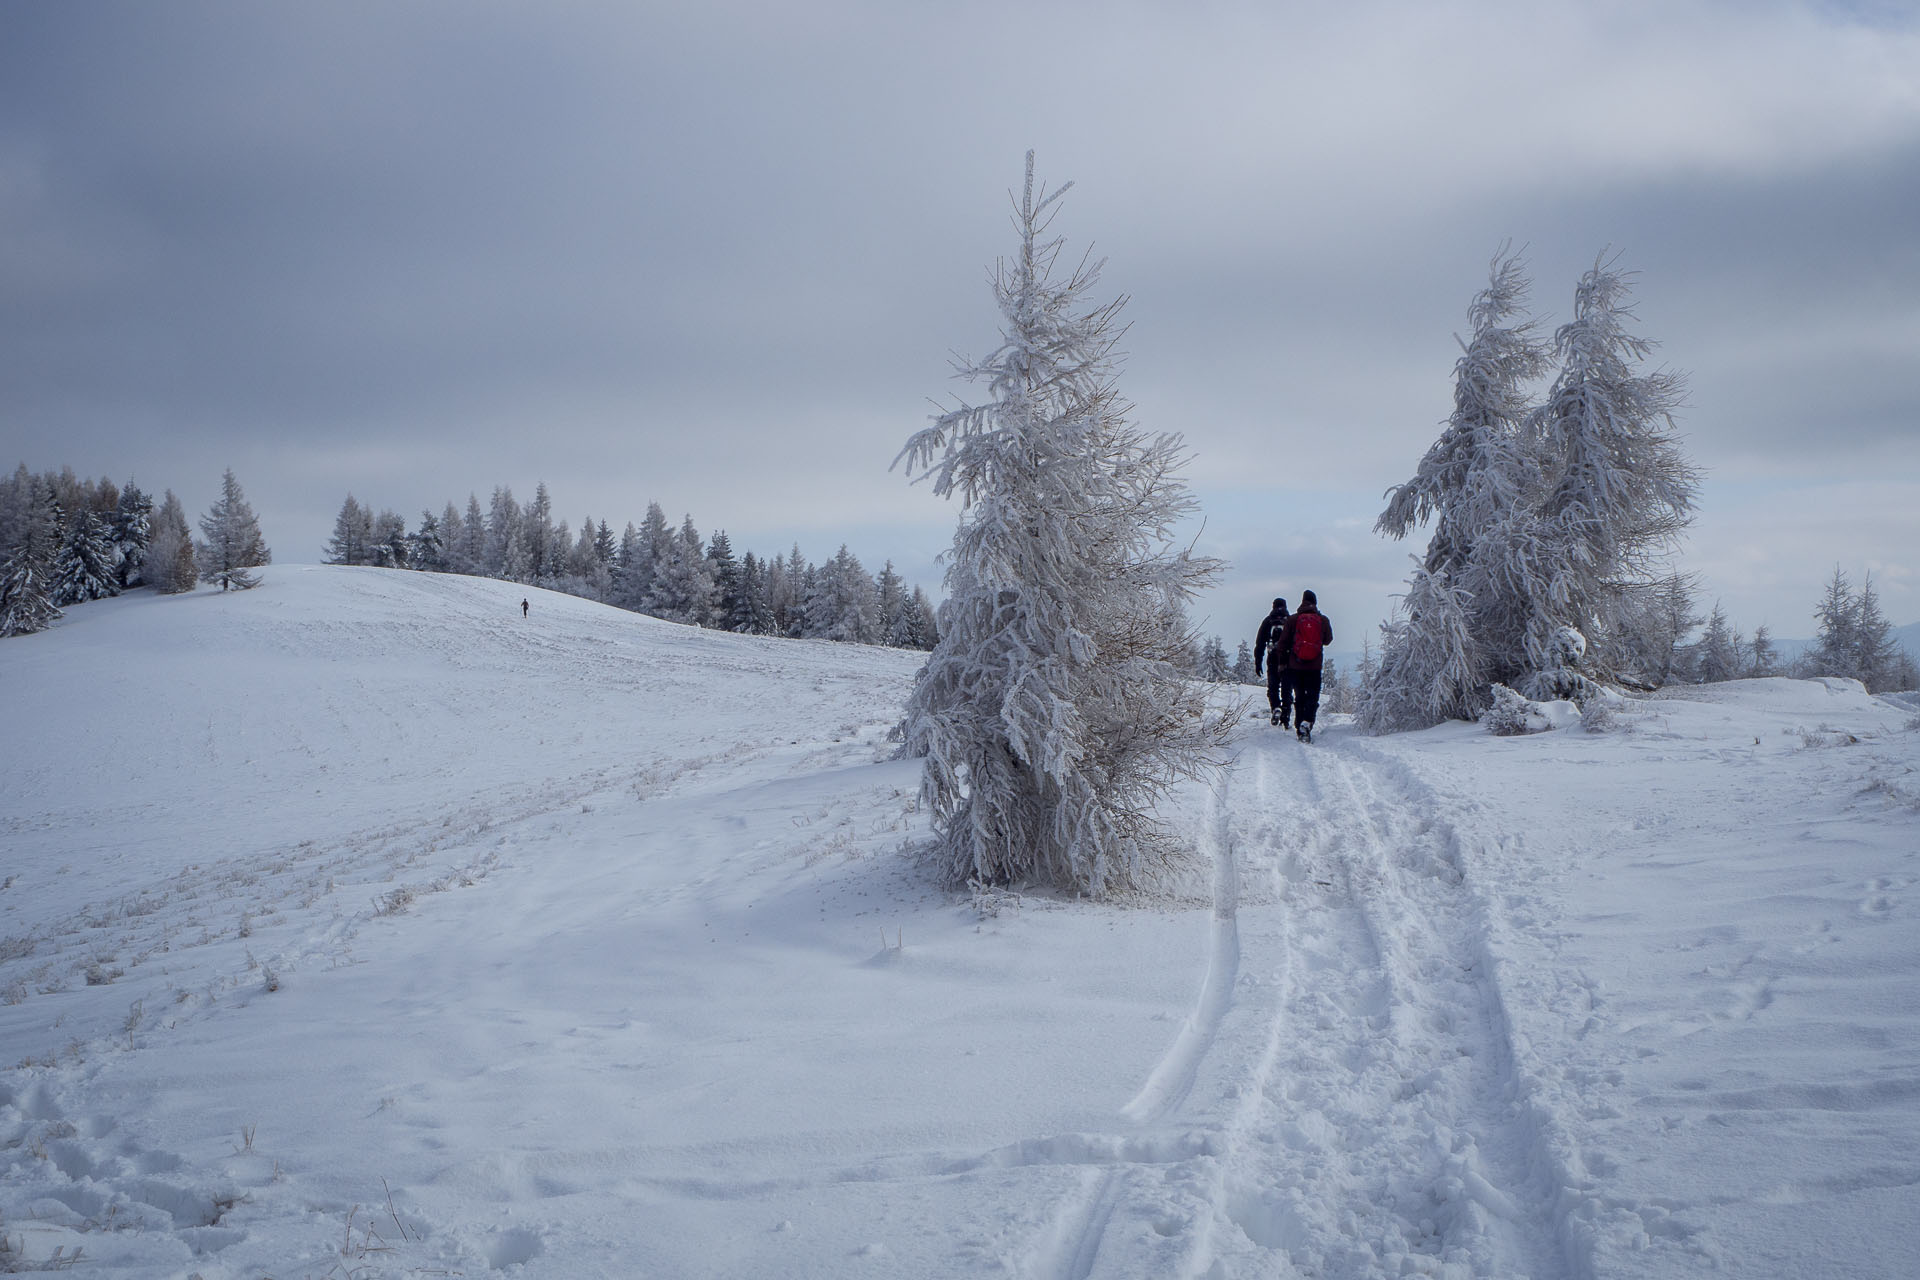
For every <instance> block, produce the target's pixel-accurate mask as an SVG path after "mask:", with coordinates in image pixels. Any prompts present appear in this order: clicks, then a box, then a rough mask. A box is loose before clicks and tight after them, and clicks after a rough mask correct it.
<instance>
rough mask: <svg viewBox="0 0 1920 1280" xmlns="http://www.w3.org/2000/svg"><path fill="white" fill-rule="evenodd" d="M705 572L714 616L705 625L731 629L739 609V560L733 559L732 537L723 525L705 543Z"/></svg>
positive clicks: (726, 629) (725, 629)
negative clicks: (709, 580) (709, 585)
mask: <svg viewBox="0 0 1920 1280" xmlns="http://www.w3.org/2000/svg"><path fill="white" fill-rule="evenodd" d="M707 574H708V576H709V577H711V578H712V579H713V617H712V618H711V620H710V621H709V622H708V623H707V625H708V626H713V627H719V628H720V629H722V630H724V631H731V630H733V620H734V618H735V617H737V616H738V615H739V614H740V612H741V600H740V562H739V561H738V560H736V559H734V555H733V541H732V539H730V538H728V537H727V531H726V530H725V529H721V530H719V531H718V532H716V533H715V534H714V535H713V539H712V541H710V542H709V543H707Z"/></svg>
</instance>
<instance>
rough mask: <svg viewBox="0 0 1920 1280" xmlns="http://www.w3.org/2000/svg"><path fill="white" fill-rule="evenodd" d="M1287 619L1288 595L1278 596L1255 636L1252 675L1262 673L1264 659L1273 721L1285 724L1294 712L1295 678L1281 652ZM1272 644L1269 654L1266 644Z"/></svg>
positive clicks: (1268, 705) (1268, 701) (1268, 703)
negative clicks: (1283, 630) (1281, 630)
mask: <svg viewBox="0 0 1920 1280" xmlns="http://www.w3.org/2000/svg"><path fill="white" fill-rule="evenodd" d="M1286 622H1287V598H1286V597H1285V596H1276V597H1274V601H1273V611H1272V612H1270V613H1269V614H1267V616H1266V617H1264V618H1262V619H1260V634H1258V635H1256V636H1255V637H1254V638H1253V674H1254V675H1256V676H1257V675H1259V674H1260V663H1261V660H1262V659H1263V658H1264V659H1265V661H1266V664H1267V707H1268V709H1269V710H1270V711H1271V712H1272V713H1273V722H1274V723H1275V724H1277V725H1285V724H1286V723H1287V722H1288V720H1289V719H1290V718H1291V717H1292V715H1293V679H1292V672H1290V671H1288V670H1287V663H1286V659H1285V658H1284V656H1283V655H1282V654H1281V652H1280V647H1279V646H1280V629H1281V628H1282V627H1284V626H1285V625H1286ZM1269 645H1272V646H1273V652H1271V653H1268V652H1267V647H1268V646H1269Z"/></svg>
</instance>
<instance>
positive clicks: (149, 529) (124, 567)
mask: <svg viewBox="0 0 1920 1280" xmlns="http://www.w3.org/2000/svg"><path fill="white" fill-rule="evenodd" d="M108 536H109V537H110V538H111V539H112V541H113V547H114V554H115V566H116V567H115V570H114V573H115V578H116V580H117V581H118V582H119V584H120V589H121V590H123V591H124V590H126V589H127V588H128V587H137V586H139V585H141V584H142V583H143V582H145V581H146V578H145V576H144V573H143V566H144V565H145V564H146V562H147V544H148V543H150V542H151V541H152V540H153V498H152V497H151V496H149V495H148V494H146V493H143V492H142V491H141V489H140V486H139V485H136V484H135V483H134V482H133V481H131V480H129V481H127V484H126V487H125V488H123V489H122V490H120V497H119V500H118V501H117V502H116V503H115V504H114V508H113V517H112V519H111V520H110V521H109V522H108Z"/></svg>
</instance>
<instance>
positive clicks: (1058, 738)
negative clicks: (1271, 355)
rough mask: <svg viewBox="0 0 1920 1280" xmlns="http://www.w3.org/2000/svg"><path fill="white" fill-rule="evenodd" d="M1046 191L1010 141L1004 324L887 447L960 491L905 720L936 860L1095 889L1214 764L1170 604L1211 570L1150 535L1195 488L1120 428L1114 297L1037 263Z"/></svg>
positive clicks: (1119, 876)
mask: <svg viewBox="0 0 1920 1280" xmlns="http://www.w3.org/2000/svg"><path fill="white" fill-rule="evenodd" d="M1068 185H1069V186H1071V184H1068ZM1066 190H1067V187H1062V188H1060V190H1058V191H1055V192H1052V193H1048V192H1046V191H1045V190H1044V189H1039V190H1036V188H1035V184H1034V180H1033V157H1032V154H1031V153H1029V154H1028V157H1027V171H1026V183H1025V186H1024V188H1023V191H1022V194H1021V196H1020V197H1019V199H1018V201H1017V203H1016V205H1015V210H1014V225H1015V230H1016V232H1017V233H1018V236H1019V248H1018V252H1017V254H1016V256H1015V258H1014V259H1013V261H1012V262H1011V263H1010V264H1009V263H1005V262H1003V263H1002V264H1001V265H1000V267H999V269H998V270H996V272H995V279H994V292H995V295H996V300H997V301H998V303H999V306H1000V311H1001V315H1002V317H1003V327H1002V339H1003V340H1002V343H1001V345H1000V347H999V348H998V349H997V350H995V351H994V352H993V353H992V354H991V355H989V356H988V357H987V358H986V359H985V360H982V361H980V362H978V363H972V364H965V365H963V366H962V367H961V368H960V369H959V373H960V376H962V377H964V378H966V379H968V380H971V381H977V382H984V383H985V384H986V385H987V388H988V392H989V396H988V399H987V401H986V402H985V403H983V404H980V405H964V404H963V405H962V406H961V407H959V408H956V409H954V410H952V411H951V412H948V413H945V414H942V415H940V416H939V417H938V418H936V419H935V420H934V422H933V425H932V426H930V427H928V428H926V429H924V430H922V431H920V432H919V433H917V434H916V435H914V436H913V437H912V438H911V439H910V440H909V441H908V443H907V446H906V448H905V449H904V450H902V452H901V455H900V459H898V460H897V463H898V462H900V461H903V462H904V463H905V464H906V466H907V467H908V469H909V470H922V471H923V477H922V478H931V480H932V482H933V490H934V492H935V493H936V494H939V495H940V496H943V497H944V496H948V495H958V496H959V498H960V500H961V502H962V504H963V511H962V515H961V520H960V527H959V529H958V531H957V532H956V533H955V535H954V542H953V547H952V549H951V550H950V551H949V553H948V559H947V573H946V583H947V588H948V592H949V595H948V599H947V602H946V604H945V606H944V607H943V608H942V610H941V615H940V629H941V636H940V640H939V643H938V644H937V645H936V647H935V649H934V651H933V653H932V655H931V656H930V657H929V658H928V660H927V664H926V666H925V667H924V668H922V670H921V673H920V678H919V680H918V682H917V683H916V686H915V688H914V692H913V694H912V696H911V698H910V699H909V702H908V706H907V716H906V726H905V727H906V736H907V746H908V749H909V750H910V751H913V752H915V753H917V754H920V755H923V756H924V757H925V760H926V763H925V773H924V778H923V783H922V789H923V794H924V796H925V797H926V799H927V801H928V804H929V808H930V809H931V811H932V815H933V820H934V828H935V832H936V835H937V838H938V841H939V851H940V856H941V858H942V861H943V862H944V866H945V870H946V873H947V874H948V876H949V877H950V878H952V879H953V880H955V881H958V882H965V881H968V880H981V881H985V882H990V883H998V882H1006V881H1015V880H1024V879H1028V878H1032V879H1039V880H1046V881H1051V882H1053V883H1055V884H1058V885H1061V886H1066V887H1071V888H1073V889H1076V890H1079V891H1082V892H1087V893H1091V894H1095V895H1099V894H1104V893H1107V892H1109V891H1112V890H1114V889H1118V888H1121V887H1124V886H1127V885H1129V884H1133V883H1136V882H1139V881H1140V880H1141V879H1142V878H1143V877H1144V876H1145V875H1147V874H1148V872H1149V871H1150V869H1151V868H1152V867H1154V866H1155V865H1157V864H1159V863H1161V862H1162V861H1163V860H1164V859H1165V858H1166V857H1167V856H1168V855H1169V854H1170V852H1171V848H1170V837H1171V835H1172V833H1171V832H1170V831H1168V830H1167V829H1165V828H1164V827H1163V826H1162V824H1161V822H1160V820H1159V819H1158V818H1157V817H1156V816H1155V814H1154V803H1155V801H1156V800H1158V799H1159V798H1160V797H1161V796H1162V795H1164V794H1165V793H1166V792H1167V790H1168V789H1169V788H1170V787H1171V786H1172V784H1173V783H1174V781H1175V780H1176V779H1179V778H1182V777H1190V776H1194V775H1195V774H1196V773H1198V772H1200V771H1201V770H1202V769H1204V768H1205V767H1207V766H1208V765H1211V764H1214V763H1216V754H1215V753H1216V752H1217V750H1218V748H1219V747H1220V746H1221V745H1222V744H1223V743H1224V741H1225V736H1226V734H1227V732H1228V731H1229V728H1230V726H1229V725H1228V724H1227V723H1226V720H1225V717H1224V715H1221V714H1217V713H1210V712H1209V711H1208V708H1207V705H1206V700H1205V694H1204V692H1203V691H1202V690H1201V689H1200V688H1199V687H1198V686H1196V685H1193V684H1191V683H1189V682H1188V681H1187V680H1185V679H1184V678H1183V677H1182V673H1181V671H1180V670H1179V668H1178V666H1177V660H1178V657H1179V654H1180V652H1181V650H1182V648H1183V647H1184V646H1185V644H1186V642H1187V639H1188V635H1187V625H1186V619H1185V611H1184V606H1185V604H1186V602H1187V601H1188V600H1189V599H1191V597H1192V596H1193V594H1194V593H1195V592H1196V591H1197V590H1198V589H1199V588H1200V587H1201V586H1202V585H1203V584H1204V583H1205V582H1206V581H1207V580H1208V579H1210V578H1211V577H1212V576H1213V575H1214V574H1215V573H1216V572H1217V571H1218V568H1219V566H1218V564H1217V562H1214V561H1209V560H1202V559H1198V558H1196V557H1194V556H1192V555H1191V554H1190V553H1189V552H1185V551H1173V550H1170V549H1169V546H1168V543H1169V539H1170V536H1171V533H1172V529H1173V526H1174V524H1175V523H1176V522H1177V521H1179V520H1180V519H1181V518H1182V517H1183V516H1185V515H1187V514H1188V513H1189V512H1190V511H1191V510H1192V509H1193V506H1194V503H1193V500H1192V499H1191V497H1190V496H1189V495H1188V494H1187V491H1186V489H1185V487H1184V485H1183V484H1181V483H1180V481H1179V480H1178V479H1177V477H1176V472H1177V471H1178V469H1179V467H1180V465H1181V463H1182V462H1183V461H1184V458H1183V457H1182V454H1181V448H1180V443H1179V441H1178V439H1177V438H1176V437H1172V436H1158V437H1152V438H1149V437H1147V436H1146V435H1144V434H1143V433H1142V432H1141V431H1140V430H1139V429H1137V428H1135V427H1133V426H1132V425H1130V424H1129V423H1128V422H1127V421H1126V413H1127V411H1128V409H1129V406H1128V405H1126V404H1125V403H1124V402H1123V401H1122V400H1121V399H1120V397H1119V394H1118V392H1117V391H1116V389H1115V386H1114V381H1115V377H1116V373H1117V369H1118V363H1119V361H1118V357H1117V356H1116V354H1115V344H1116V343H1117V341H1118V339H1119V336H1120V332H1121V330H1120V328H1119V324H1118V317H1119V312H1120V308H1121V306H1122V305H1123V303H1124V301H1125V300H1124V299H1116V300H1114V301H1111V302H1107V303H1101V304H1094V303H1090V302H1089V299H1088V295H1089V294H1090V293H1091V291H1092V290H1093V288H1094V286H1095V284H1096V283H1097V281H1098V278H1099V271H1100V264H1099V263H1097V262H1093V261H1089V260H1085V259H1083V260H1082V262H1081V264H1080V265H1079V266H1078V267H1077V268H1075V269H1073V270H1071V271H1068V272H1066V273H1065V275H1064V278H1062V277H1061V276H1057V275H1056V274H1055V267H1056V265H1057V262H1058V258H1059V254H1060V251H1061V247H1062V243H1061V241H1060V240H1058V239H1047V238H1045V237H1046V232H1047V225H1048V223H1049V221H1050V220H1051V218H1052V216H1053V211H1054V208H1055V201H1057V200H1058V199H1059V197H1060V196H1061V195H1062V194H1063V193H1064V192H1065V191H1066Z"/></svg>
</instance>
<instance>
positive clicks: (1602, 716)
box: [1580, 698, 1620, 733]
mask: <svg viewBox="0 0 1920 1280" xmlns="http://www.w3.org/2000/svg"><path fill="white" fill-rule="evenodd" d="M1580 727H1581V728H1583V729H1585V730H1586V731H1587V732H1588V733H1610V732H1612V731H1613V730H1615V729H1617V728H1619V727H1620V719H1619V717H1618V716H1616V715H1614V713H1613V703H1612V702H1611V701H1609V700H1608V699H1606V698H1593V699H1590V700H1589V701H1588V703H1587V705H1586V706H1585V707H1584V708H1582V709H1581V712H1580Z"/></svg>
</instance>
